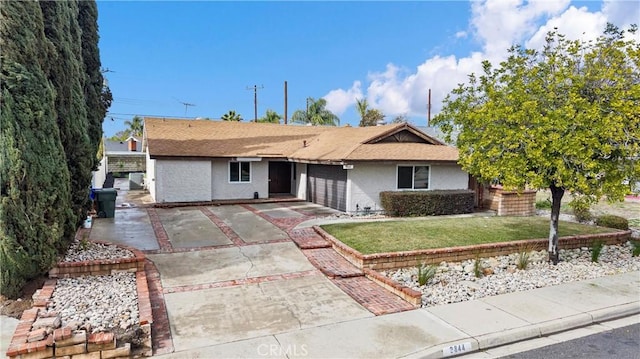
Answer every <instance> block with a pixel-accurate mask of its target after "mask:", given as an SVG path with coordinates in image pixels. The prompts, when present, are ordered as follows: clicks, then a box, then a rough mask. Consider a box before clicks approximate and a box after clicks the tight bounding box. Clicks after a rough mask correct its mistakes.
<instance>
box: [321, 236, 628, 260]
mask: <svg viewBox="0 0 640 359" xmlns="http://www.w3.org/2000/svg"><path fill="white" fill-rule="evenodd" d="M313 228H314V229H315V230H316V232H318V234H320V235H321V236H322V237H323V238H324V239H326V240H327V241H329V243H331V245H332V246H333V248H334V250H335V251H336V252H338V253H339V254H340V255H342V256H343V257H344V258H345V259H347V260H348V261H349V262H350V263H351V264H353V265H355V266H356V267H358V268H360V269H373V270H388V269H398V268H406V267H413V266H417V265H420V264H422V263H425V264H439V263H440V262H460V261H463V260H467V259H473V258H475V257H476V256H480V257H484V258H486V257H495V256H500V255H507V254H511V253H517V252H519V251H520V250H521V249H522V248H528V249H536V250H542V249H546V248H547V247H548V243H549V240H548V239H546V238H545V239H532V240H527V241H512V242H502V243H487V244H479V245H475V246H465V247H452V248H438V249H423V250H415V251H406V252H394V253H375V254H362V253H360V252H358V251H357V250H355V249H353V248H351V247H349V246H347V245H346V244H344V243H342V242H340V241H339V240H338V239H336V238H335V237H333V236H332V235H330V234H329V233H327V232H325V231H324V230H323V229H322V228H320V227H318V226H314V227H313ZM630 238H631V231H618V232H612V233H601V234H590V235H580V236H567V237H561V238H559V239H558V246H559V248H561V249H574V248H580V247H590V246H591V244H592V243H593V242H594V241H596V240H599V241H602V242H603V243H605V244H608V245H611V244H621V243H625V242H626V241H628V240H629V239H630Z"/></svg>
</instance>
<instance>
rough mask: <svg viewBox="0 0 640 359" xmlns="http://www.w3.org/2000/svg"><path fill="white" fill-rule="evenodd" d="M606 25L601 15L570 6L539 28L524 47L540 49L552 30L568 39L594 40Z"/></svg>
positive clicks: (583, 8) (604, 18)
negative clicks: (555, 29)
mask: <svg viewBox="0 0 640 359" xmlns="http://www.w3.org/2000/svg"><path fill="white" fill-rule="evenodd" d="M606 24H607V19H606V17H605V16H604V14H603V13H601V12H589V10H587V8H585V7H582V8H579V9H578V8H575V7H573V6H571V7H569V8H568V9H567V10H566V11H565V12H563V13H562V14H560V15H559V16H557V17H554V18H551V19H549V20H548V21H547V22H546V23H545V24H544V25H542V26H540V28H539V29H538V31H537V32H536V33H535V34H534V35H533V36H531V38H530V39H529V40H528V41H527V42H526V44H525V46H526V47H527V48H534V49H539V48H542V46H543V45H544V43H545V37H546V36H547V33H548V32H549V31H552V30H553V29H554V28H557V29H558V32H559V33H561V34H563V35H566V36H567V38H569V39H580V40H584V41H589V40H594V39H596V38H597V37H598V36H599V35H600V34H602V30H604V27H605V25H606Z"/></svg>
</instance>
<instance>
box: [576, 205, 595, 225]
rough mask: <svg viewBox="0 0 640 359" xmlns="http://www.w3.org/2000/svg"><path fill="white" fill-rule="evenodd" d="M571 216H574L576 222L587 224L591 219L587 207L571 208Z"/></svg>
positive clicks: (591, 216)
mask: <svg viewBox="0 0 640 359" xmlns="http://www.w3.org/2000/svg"><path fill="white" fill-rule="evenodd" d="M573 215H574V216H576V219H577V220H578V222H589V221H590V220H592V219H593V215H592V214H591V211H590V210H589V207H588V206H582V205H576V206H574V207H573Z"/></svg>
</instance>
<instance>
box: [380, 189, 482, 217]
mask: <svg viewBox="0 0 640 359" xmlns="http://www.w3.org/2000/svg"><path fill="white" fill-rule="evenodd" d="M474 196H475V194H474V192H473V191H469V190H439V191H397V192H392V191H386V192H380V202H381V204H382V208H384V210H385V211H386V213H387V215H390V216H394V217H416V216H439V215H448V214H461V213H471V212H473V206H474V199H475V198H474Z"/></svg>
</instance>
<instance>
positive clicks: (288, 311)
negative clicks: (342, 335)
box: [90, 194, 374, 355]
mask: <svg viewBox="0 0 640 359" xmlns="http://www.w3.org/2000/svg"><path fill="white" fill-rule="evenodd" d="M119 196H120V194H119ZM336 213H337V212H336V211H333V210H331V209H327V208H324V207H322V206H317V205H314V204H310V203H304V202H293V203H269V204H251V205H250V206H247V205H221V206H206V207H180V208H169V209H161V208H135V207H133V208H122V209H120V208H119V209H118V210H116V214H115V218H113V219H96V220H95V221H94V224H93V229H92V231H91V237H90V238H91V239H101V240H107V241H111V242H114V243H120V244H125V245H128V246H131V247H135V248H139V249H141V250H143V251H144V252H145V253H146V254H147V257H148V258H149V259H150V260H151V261H152V262H153V263H154V265H155V267H156V268H157V271H158V272H159V274H160V283H161V286H162V291H163V295H164V304H165V306H166V312H167V317H168V320H169V323H168V326H169V328H170V332H171V339H172V344H173V349H174V351H175V353H176V355H178V354H179V352H185V351H188V350H193V349H202V348H205V347H207V346H210V345H217V344H223V343H231V342H236V341H238V340H246V339H252V338H259V337H263V336H265V335H275V334H283V333H288V332H292V331H297V330H300V329H305V328H313V327H317V326H323V325H328V324H333V323H339V322H344V321H348V320H353V319H358V318H368V317H373V316H374V315H373V314H372V313H371V312H369V311H368V310H366V309H365V308H364V307H362V306H361V305H360V304H358V303H357V302H356V301H354V300H353V299H352V298H351V297H350V296H349V295H347V294H345V293H344V292H343V291H342V290H341V289H339V288H338V287H337V286H336V285H335V284H334V283H332V282H331V281H330V280H329V279H327V278H326V277H325V276H324V275H323V274H322V273H320V272H319V271H318V270H317V269H316V268H315V267H314V266H313V265H312V264H311V263H310V262H309V261H308V260H307V257H305V255H303V254H302V252H301V251H300V250H299V249H298V247H297V246H296V245H295V244H294V243H293V242H292V241H291V239H290V238H289V236H288V234H287V228H288V227H290V226H291V225H293V224H295V223H299V222H301V221H304V220H306V219H309V218H316V217H318V216H325V215H333V214H336Z"/></svg>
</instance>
